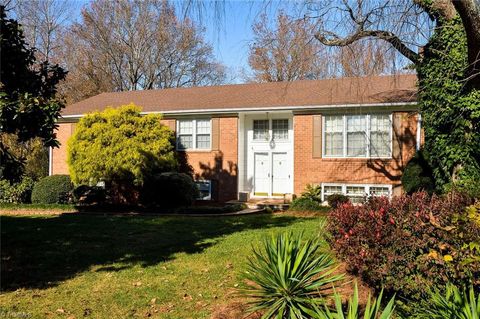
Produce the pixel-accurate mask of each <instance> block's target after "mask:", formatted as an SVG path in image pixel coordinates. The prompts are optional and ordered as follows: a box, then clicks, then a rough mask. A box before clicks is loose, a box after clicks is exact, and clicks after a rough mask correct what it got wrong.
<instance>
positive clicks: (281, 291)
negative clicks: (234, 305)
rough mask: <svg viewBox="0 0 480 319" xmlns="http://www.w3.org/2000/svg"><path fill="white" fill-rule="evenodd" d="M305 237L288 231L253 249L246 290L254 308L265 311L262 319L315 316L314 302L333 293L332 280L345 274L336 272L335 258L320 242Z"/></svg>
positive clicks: (253, 309) (268, 239)
mask: <svg viewBox="0 0 480 319" xmlns="http://www.w3.org/2000/svg"><path fill="white" fill-rule="evenodd" d="M302 237H303V236H302V234H300V235H294V234H293V233H284V234H280V235H277V236H272V237H271V238H267V239H265V241H264V242H263V245H262V247H261V248H254V249H253V256H252V259H251V260H250V261H249V263H248V268H247V269H248V270H247V272H246V279H247V281H248V285H246V287H245V288H244V289H243V291H244V293H246V295H247V296H248V297H250V299H251V304H250V305H251V307H250V310H251V311H252V312H253V311H261V312H263V313H264V314H263V316H262V318H291V319H297V318H310V317H312V315H313V313H314V311H313V310H314V307H315V306H314V303H315V302H318V301H320V300H321V298H323V297H326V296H329V295H331V293H332V283H334V282H336V281H338V280H340V279H341V278H342V277H343V275H333V274H332V272H333V271H334V270H335V268H333V259H332V257H331V256H330V255H329V254H327V253H323V252H320V251H319V244H318V242H317V241H315V240H302Z"/></svg>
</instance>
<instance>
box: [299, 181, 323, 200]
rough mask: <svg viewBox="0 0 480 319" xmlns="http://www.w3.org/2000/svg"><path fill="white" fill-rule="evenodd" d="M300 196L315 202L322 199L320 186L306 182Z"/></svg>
mask: <svg viewBox="0 0 480 319" xmlns="http://www.w3.org/2000/svg"><path fill="white" fill-rule="evenodd" d="M302 198H309V199H311V200H313V201H316V202H321V201H322V186H321V185H315V184H307V186H306V187H305V190H304V191H303V193H302Z"/></svg>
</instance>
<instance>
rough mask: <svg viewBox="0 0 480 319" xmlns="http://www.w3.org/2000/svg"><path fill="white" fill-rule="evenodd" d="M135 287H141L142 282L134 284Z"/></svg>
mask: <svg viewBox="0 0 480 319" xmlns="http://www.w3.org/2000/svg"><path fill="white" fill-rule="evenodd" d="M133 285H134V286H135V287H140V286H141V285H142V282H141V281H137V282H134V283H133Z"/></svg>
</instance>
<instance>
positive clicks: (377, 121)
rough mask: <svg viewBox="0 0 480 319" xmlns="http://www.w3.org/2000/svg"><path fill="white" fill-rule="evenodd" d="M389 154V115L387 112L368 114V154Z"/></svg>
mask: <svg viewBox="0 0 480 319" xmlns="http://www.w3.org/2000/svg"><path fill="white" fill-rule="evenodd" d="M389 155H390V116H388V115H387V114H381V115H371V116H370V156H372V157H387V156H389Z"/></svg>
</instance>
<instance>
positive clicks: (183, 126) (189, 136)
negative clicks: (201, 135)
mask: <svg viewBox="0 0 480 319" xmlns="http://www.w3.org/2000/svg"><path fill="white" fill-rule="evenodd" d="M177 147H178V148H179V149H182V150H185V149H189V148H193V121H178V137H177Z"/></svg>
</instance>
